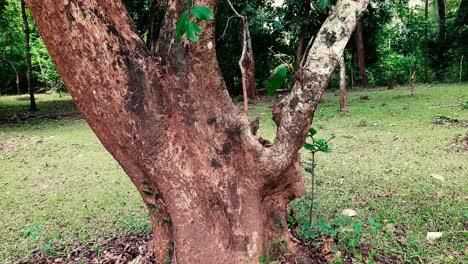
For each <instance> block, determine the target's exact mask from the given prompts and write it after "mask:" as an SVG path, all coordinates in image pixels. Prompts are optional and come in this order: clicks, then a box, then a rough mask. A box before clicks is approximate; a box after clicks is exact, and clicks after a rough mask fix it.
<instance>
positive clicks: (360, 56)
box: [354, 21, 367, 87]
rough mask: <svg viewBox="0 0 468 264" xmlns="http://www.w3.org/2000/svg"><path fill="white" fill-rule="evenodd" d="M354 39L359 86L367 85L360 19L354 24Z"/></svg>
mask: <svg viewBox="0 0 468 264" xmlns="http://www.w3.org/2000/svg"><path fill="white" fill-rule="evenodd" d="M354 41H355V45H356V55H357V62H358V66H359V74H360V76H361V80H360V83H361V86H363V87H366V86H367V74H366V55H365V51H364V40H363V36H362V23H361V21H359V22H358V24H357V25H356V32H355V34H354Z"/></svg>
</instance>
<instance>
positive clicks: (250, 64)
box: [239, 17, 257, 100]
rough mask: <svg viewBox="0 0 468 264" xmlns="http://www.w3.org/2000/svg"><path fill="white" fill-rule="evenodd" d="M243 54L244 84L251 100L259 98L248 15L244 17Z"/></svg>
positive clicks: (242, 70) (240, 63)
mask: <svg viewBox="0 0 468 264" xmlns="http://www.w3.org/2000/svg"><path fill="white" fill-rule="evenodd" d="M242 36H243V37H242V38H243V41H242V56H241V59H240V60H239V65H240V67H241V72H242V76H243V77H242V86H245V87H246V90H247V97H248V98H249V99H250V100H255V99H257V85H256V83H255V63H254V57H253V49H252V39H251V37H250V30H249V23H248V21H247V17H243V19H242Z"/></svg>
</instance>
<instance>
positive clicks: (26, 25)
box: [21, 0, 37, 111]
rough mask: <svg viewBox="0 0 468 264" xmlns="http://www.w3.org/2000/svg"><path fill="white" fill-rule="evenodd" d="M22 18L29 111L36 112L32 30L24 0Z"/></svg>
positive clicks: (22, 0) (22, 2) (22, 1)
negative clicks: (31, 41)
mask: <svg viewBox="0 0 468 264" xmlns="http://www.w3.org/2000/svg"><path fill="white" fill-rule="evenodd" d="M21 17H22V18H23V30H24V46H25V49H26V52H25V54H24V56H25V59H26V68H27V71H26V80H27V85H28V91H29V101H30V106H29V110H31V111H36V110H37V107H36V99H35V98H34V87H33V85H32V82H31V78H32V63H31V43H30V39H31V36H30V29H29V23H28V14H27V13H26V3H25V2H24V0H21Z"/></svg>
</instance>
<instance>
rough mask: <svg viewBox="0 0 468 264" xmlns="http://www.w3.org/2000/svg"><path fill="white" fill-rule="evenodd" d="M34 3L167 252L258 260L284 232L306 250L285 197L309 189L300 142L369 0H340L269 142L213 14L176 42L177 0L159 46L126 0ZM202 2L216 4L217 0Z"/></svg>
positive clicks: (71, 84) (74, 88) (191, 257)
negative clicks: (223, 52)
mask: <svg viewBox="0 0 468 264" xmlns="http://www.w3.org/2000/svg"><path fill="white" fill-rule="evenodd" d="M28 3H29V5H30V8H31V11H32V13H33V15H34V17H35V19H36V22H37V24H38V27H39V30H40V32H41V34H42V36H43V39H44V41H45V43H46V45H47V47H48V50H49V52H50V54H51V57H52V59H53V60H54V62H55V63H56V65H57V69H58V71H59V73H60V75H61V76H62V78H63V80H64V82H65V84H66V86H67V87H68V89H69V91H70V94H71V95H72V97H73V98H74V101H75V102H76V104H77V105H78V107H79V108H80V110H81V112H82V114H83V115H84V117H85V118H86V120H87V122H88V123H89V125H90V127H91V128H92V129H93V131H94V132H95V134H96V135H97V137H98V138H99V139H100V141H101V142H102V143H103V145H104V146H105V148H106V149H107V150H108V151H109V152H110V153H111V154H112V155H113V156H114V158H115V159H116V160H117V161H118V162H119V164H120V165H121V166H122V168H123V169H124V170H125V172H126V173H127V174H128V175H129V177H130V178H131V180H132V181H133V183H134V184H135V186H136V188H137V189H138V191H139V192H140V193H141V196H142V197H143V200H144V202H145V203H147V204H148V208H149V210H150V211H151V212H152V222H153V233H154V236H155V241H154V243H153V248H154V251H155V254H156V256H157V258H158V261H160V262H163V261H164V260H168V261H169V262H171V263H176V262H177V263H195V264H196V263H233V264H234V263H251V262H252V263H255V262H256V261H258V258H259V256H262V255H264V254H265V247H266V246H267V242H268V241H276V239H277V238H278V237H283V238H284V239H285V241H287V247H288V250H287V254H291V255H292V256H298V257H300V256H301V255H302V254H303V250H302V248H301V247H300V246H298V245H297V244H296V243H295V242H294V241H293V239H292V237H291V235H290V233H289V232H288V230H287V229H286V228H284V227H281V226H280V225H278V224H277V222H278V221H281V222H282V223H283V226H286V208H287V204H288V203H289V202H290V201H291V200H292V199H294V198H295V197H298V196H300V195H302V194H303V192H304V187H303V182H302V178H301V174H300V171H301V170H300V163H299V154H298V151H299V149H300V148H301V146H302V144H303V142H304V140H305V136H306V133H307V130H308V127H309V125H310V122H311V120H312V116H313V113H314V111H315V108H316V106H317V104H318V102H319V100H320V97H321V94H322V93H323V91H324V89H325V87H326V86H327V84H328V82H329V79H330V76H331V73H332V72H333V70H334V68H335V66H336V64H337V60H338V58H340V57H341V56H342V53H343V50H344V47H345V45H346V43H347V42H348V40H349V37H350V35H351V34H352V32H353V31H354V26H355V23H356V21H357V20H358V17H359V15H360V14H361V13H362V12H363V11H364V9H365V7H366V6H367V1H354V0H341V1H339V2H338V4H337V5H336V7H335V8H333V10H332V11H331V14H330V17H329V18H328V19H327V21H326V22H325V23H324V25H323V27H322V29H321V31H320V32H319V34H318V37H317V40H318V41H316V42H315V43H314V45H313V46H312V48H311V50H310V52H309V54H308V55H307V61H306V63H305V67H304V70H303V71H302V73H301V76H300V78H299V79H298V80H297V81H296V83H295V85H294V87H293V90H292V92H291V93H290V94H289V95H288V96H287V97H286V98H285V99H284V100H283V102H282V107H278V108H277V110H278V111H276V113H277V114H276V115H275V117H276V121H277V124H278V133H277V137H276V140H275V142H274V143H273V145H272V146H271V147H266V146H264V145H262V144H261V143H260V142H259V139H258V138H257V137H256V136H255V135H254V134H253V133H252V131H251V129H250V124H249V122H248V120H247V117H246V116H245V115H244V114H242V112H240V111H239V110H238V109H237V107H236V106H235V105H234V104H233V102H232V100H231V98H230V97H229V94H228V92H227V89H226V87H225V84H224V81H223V79H222V76H221V73H220V70H219V67H218V64H217V61H216V52H215V41H214V37H215V34H214V23H213V22H202V23H200V25H201V27H202V29H203V34H202V35H201V36H200V39H199V42H198V44H194V43H189V42H188V41H185V40H184V41H181V42H180V43H176V42H175V40H174V29H175V24H176V21H177V18H178V16H179V15H180V14H181V13H182V12H183V10H185V8H186V5H185V1H176V0H171V1H170V2H169V4H168V9H167V12H166V17H165V22H164V23H163V27H162V29H161V34H160V40H161V41H160V44H159V48H158V51H157V53H154V52H150V51H149V50H148V49H147V47H146V46H145V44H144V43H143V41H142V40H141V39H140V37H139V36H138V35H137V34H136V33H135V32H134V30H133V26H132V22H131V19H130V18H129V16H128V14H127V13H126V12H125V8H124V6H123V4H122V3H121V2H120V1H112V0H87V1H78V0H75V1H73V0H65V1H59V2H57V1H54V0H28ZM197 4H198V5H206V6H209V7H210V8H212V9H213V10H216V1H215V0H200V1H197ZM77 40H79V41H77ZM71 65H72V66H73V67H70V66H71ZM156 207H157V209H156V210H155V208H156ZM168 249H169V250H170V251H169V252H174V253H173V255H168V254H167V252H168V251H167V250H168Z"/></svg>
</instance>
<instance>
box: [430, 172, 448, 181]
mask: <svg viewBox="0 0 468 264" xmlns="http://www.w3.org/2000/svg"><path fill="white" fill-rule="evenodd" d="M431 176H432V178H434V179H436V180H439V181H443V182H444V181H445V178H444V176H442V175H439V174H435V173H432V175H431Z"/></svg>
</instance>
